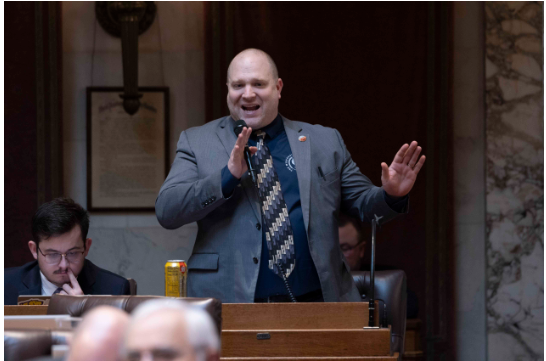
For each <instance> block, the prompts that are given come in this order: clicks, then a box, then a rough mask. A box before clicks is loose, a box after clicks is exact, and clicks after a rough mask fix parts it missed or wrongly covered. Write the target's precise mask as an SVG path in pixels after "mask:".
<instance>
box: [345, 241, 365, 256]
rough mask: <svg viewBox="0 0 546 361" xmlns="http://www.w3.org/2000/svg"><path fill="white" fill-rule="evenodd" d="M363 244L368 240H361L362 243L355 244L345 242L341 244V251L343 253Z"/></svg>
mask: <svg viewBox="0 0 546 361" xmlns="http://www.w3.org/2000/svg"><path fill="white" fill-rule="evenodd" d="M363 244H366V242H360V243H357V244H356V245H354V246H349V245H348V244H343V245H341V252H343V253H347V252H351V251H352V250H353V249H355V248H358V247H360V246H361V245H363Z"/></svg>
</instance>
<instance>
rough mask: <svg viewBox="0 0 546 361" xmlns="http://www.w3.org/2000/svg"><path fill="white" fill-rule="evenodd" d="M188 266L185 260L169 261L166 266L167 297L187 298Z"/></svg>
mask: <svg viewBox="0 0 546 361" xmlns="http://www.w3.org/2000/svg"><path fill="white" fill-rule="evenodd" d="M187 279H188V265H187V264H186V262H185V261H183V260H173V261H167V263H166V264H165V296H167V297H186V291H187V286H188V285H187Z"/></svg>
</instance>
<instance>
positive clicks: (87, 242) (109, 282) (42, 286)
mask: <svg viewBox="0 0 546 361" xmlns="http://www.w3.org/2000/svg"><path fill="white" fill-rule="evenodd" d="M88 230H89V214H88V213H87V211H86V210H85V209H83V208H82V207H81V206H80V205H79V204H77V203H75V202H74V201H73V200H72V199H69V198H57V199H54V200H53V201H51V202H48V203H45V204H43V205H41V206H40V207H39V208H38V210H37V211H36V214H35V215H34V217H33V218H32V238H33V240H31V241H29V242H28V247H29V249H30V253H32V256H33V257H34V259H35V261H33V262H30V263H27V264H25V265H23V266H21V267H14V268H6V269H5V270H4V305H15V304H17V297H18V296H19V295H42V296H51V295H52V294H56V293H60V294H70V295H84V294H91V295H128V294H129V281H127V279H126V278H124V277H121V276H118V275H116V274H114V273H112V272H110V271H106V270H104V269H102V268H99V267H97V266H95V265H94V264H93V263H91V261H89V260H87V259H85V257H86V256H87V254H88V253H89V248H90V247H91V243H92V241H91V238H87V231H88Z"/></svg>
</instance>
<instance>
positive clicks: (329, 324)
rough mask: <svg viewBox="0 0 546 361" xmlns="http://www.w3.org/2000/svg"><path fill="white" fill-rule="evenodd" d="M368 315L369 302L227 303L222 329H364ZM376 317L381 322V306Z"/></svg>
mask: <svg viewBox="0 0 546 361" xmlns="http://www.w3.org/2000/svg"><path fill="white" fill-rule="evenodd" d="M368 315H369V313H368V303H366V302H344V303H333V302H315V303H224V304H222V329H224V330H263V329H264V328H267V329H268V330H302V329H314V330H320V329H330V330H332V329H362V327H365V326H367V325H368ZM375 316H376V317H375V319H376V320H379V311H378V307H376V314H375Z"/></svg>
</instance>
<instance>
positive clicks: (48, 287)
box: [40, 271, 57, 296]
mask: <svg viewBox="0 0 546 361" xmlns="http://www.w3.org/2000/svg"><path fill="white" fill-rule="evenodd" d="M40 278H41V279H42V296H51V295H52V294H53V292H55V290H56V289H57V286H55V285H54V284H53V283H51V282H49V280H48V279H47V278H46V276H44V274H43V273H42V271H40Z"/></svg>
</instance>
